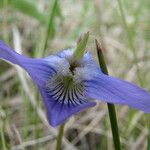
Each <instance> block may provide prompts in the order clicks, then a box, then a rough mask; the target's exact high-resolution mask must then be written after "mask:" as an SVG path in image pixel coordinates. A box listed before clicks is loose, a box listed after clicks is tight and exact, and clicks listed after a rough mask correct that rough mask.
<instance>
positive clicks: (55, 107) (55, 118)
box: [39, 87, 96, 127]
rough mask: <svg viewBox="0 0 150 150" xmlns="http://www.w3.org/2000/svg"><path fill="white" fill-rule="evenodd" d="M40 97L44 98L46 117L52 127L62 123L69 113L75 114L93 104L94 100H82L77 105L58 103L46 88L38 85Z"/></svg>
mask: <svg viewBox="0 0 150 150" xmlns="http://www.w3.org/2000/svg"><path fill="white" fill-rule="evenodd" d="M39 90H40V92H41V95H42V98H43V100H44V104H45V107H46V110H47V118H48V121H49V123H50V125H52V126H53V127H55V126H57V125H59V124H61V123H63V122H64V121H65V120H66V119H68V118H69V117H70V116H71V115H73V114H76V113H77V112H79V111H81V110H83V109H85V108H88V107H92V106H95V105H96V103H95V102H90V101H86V102H85V101H84V102H83V103H81V104H79V105H68V104H63V103H58V101H57V100H55V99H54V98H53V97H51V96H50V95H49V94H48V93H47V92H46V90H44V89H43V88H40V87H39Z"/></svg>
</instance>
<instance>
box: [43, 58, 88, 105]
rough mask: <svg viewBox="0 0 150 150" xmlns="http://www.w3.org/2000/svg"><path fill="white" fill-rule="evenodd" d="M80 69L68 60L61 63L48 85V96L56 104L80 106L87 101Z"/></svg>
mask: <svg viewBox="0 0 150 150" xmlns="http://www.w3.org/2000/svg"><path fill="white" fill-rule="evenodd" d="M79 68H80V66H79V64H77V63H75V62H69V61H68V62H67V60H66V59H64V61H62V60H61V61H60V66H57V73H56V74H54V75H53V76H52V77H51V78H50V79H49V80H48V82H47V84H46V89H47V92H48V94H49V95H50V96H51V97H52V98H53V99H55V100H56V103H61V104H66V105H79V104H81V103H83V102H85V101H86V100H85V96H84V84H83V82H82V80H81V78H80V73H79V71H78V69H79Z"/></svg>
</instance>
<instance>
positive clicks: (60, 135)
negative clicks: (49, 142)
mask: <svg viewBox="0 0 150 150" xmlns="http://www.w3.org/2000/svg"><path fill="white" fill-rule="evenodd" d="M64 126H65V123H63V124H62V125H61V126H60V127H59V132H58V136H57V143H56V149H55V150H61V143H62V137H63V133H64Z"/></svg>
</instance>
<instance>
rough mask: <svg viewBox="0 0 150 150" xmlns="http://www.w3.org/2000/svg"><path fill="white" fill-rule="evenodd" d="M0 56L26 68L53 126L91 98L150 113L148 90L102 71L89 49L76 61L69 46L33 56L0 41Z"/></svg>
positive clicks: (79, 108)
mask: <svg viewBox="0 0 150 150" xmlns="http://www.w3.org/2000/svg"><path fill="white" fill-rule="evenodd" d="M0 59H4V60H7V61H9V62H11V63H13V64H17V65H19V66H20V67H22V68H23V69H25V70H26V71H27V72H28V74H29V75H30V77H31V78H32V80H33V82H34V83H35V84H36V85H37V87H38V89H39V91H40V93H41V96H42V98H43V101H44V104H45V107H46V111H47V117H48V121H49V123H50V125H52V126H57V125H59V124H61V123H62V122H64V121H65V120H66V119H67V118H69V117H70V116H71V115H73V114H75V113H77V112H79V111H81V110H82V109H85V108H88V107H92V106H94V105H95V104H96V103H95V102H93V101H92V100H94V99H96V100H99V101H103V102H107V103H114V104H121V105H128V106H130V107H132V108H135V109H139V110H142V111H144V112H146V113H150V94H149V93H148V92H147V91H145V90H143V89H141V88H139V87H138V86H136V85H134V84H131V83H129V82H126V81H123V80H120V79H117V78H114V77H111V76H107V75H105V74H103V73H102V71H101V70H100V68H99V67H98V66H97V65H96V63H95V62H94V61H93V59H92V57H91V55H90V53H89V52H86V53H85V54H84V56H83V57H82V58H81V59H80V60H76V61H75V62H73V61H72V60H73V51H71V50H69V49H68V50H64V51H61V52H59V53H57V54H55V55H51V56H48V57H46V58H37V59H36V58H35V59H34V58H27V57H25V56H22V55H20V54H18V53H16V52H15V51H14V50H12V49H11V48H10V47H8V46H7V45H5V44H4V43H3V42H2V41H0Z"/></svg>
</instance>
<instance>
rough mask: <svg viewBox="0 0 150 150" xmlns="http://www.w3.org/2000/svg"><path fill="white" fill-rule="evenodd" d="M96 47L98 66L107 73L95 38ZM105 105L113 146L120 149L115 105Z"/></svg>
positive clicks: (100, 49)
mask: <svg viewBox="0 0 150 150" xmlns="http://www.w3.org/2000/svg"><path fill="white" fill-rule="evenodd" d="M96 49H97V55H98V60H99V64H100V68H101V70H102V72H103V73H104V74H106V75H108V70H107V67H106V63H105V59H104V56H103V53H102V48H101V46H100V44H99V43H98V42H97V40H96ZM107 106H108V111H109V119H110V124H111V129H112V136H113V141H114V147H115V150H121V144H120V138H119V131H118V124H117V117H116V110H115V106H114V105H113V104H109V103H107Z"/></svg>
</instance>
